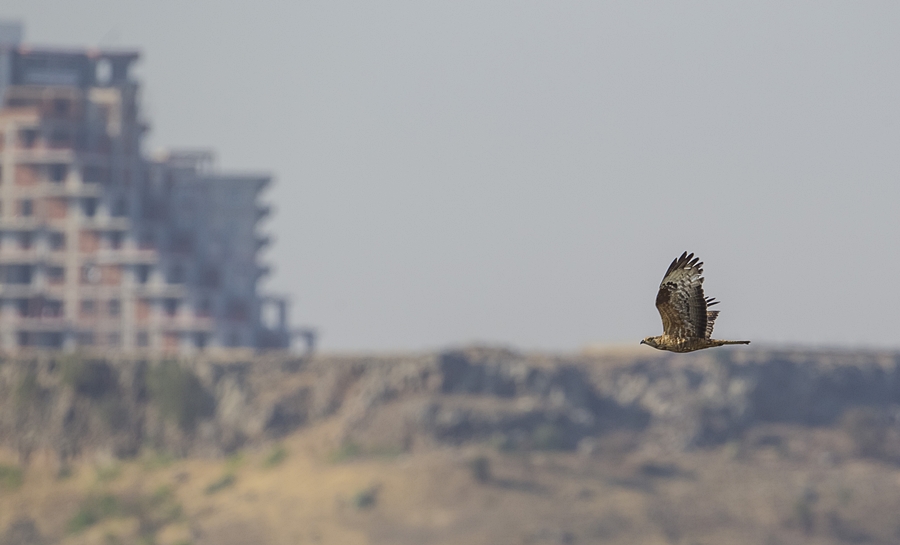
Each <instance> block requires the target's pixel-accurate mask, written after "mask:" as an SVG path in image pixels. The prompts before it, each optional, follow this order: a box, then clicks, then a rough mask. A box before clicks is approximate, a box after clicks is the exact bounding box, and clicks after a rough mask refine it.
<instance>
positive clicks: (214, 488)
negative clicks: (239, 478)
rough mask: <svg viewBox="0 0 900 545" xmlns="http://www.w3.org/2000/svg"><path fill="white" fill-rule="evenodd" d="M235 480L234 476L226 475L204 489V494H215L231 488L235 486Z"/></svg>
mask: <svg viewBox="0 0 900 545" xmlns="http://www.w3.org/2000/svg"><path fill="white" fill-rule="evenodd" d="M235 480H236V479H235V477H234V474H232V473H226V474H225V475H222V476H221V477H219V478H218V479H216V480H215V481H213V482H211V483H209V485H208V486H207V487H206V488H205V489H204V492H206V493H207V494H215V493H216V492H219V491H220V490H224V489H226V488H228V487H230V486H234V483H235Z"/></svg>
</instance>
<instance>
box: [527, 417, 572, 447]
mask: <svg viewBox="0 0 900 545" xmlns="http://www.w3.org/2000/svg"><path fill="white" fill-rule="evenodd" d="M531 441H532V445H533V446H534V448H536V449H538V450H564V449H565V448H566V447H567V446H568V445H567V444H566V434H565V431H564V430H563V429H562V428H561V427H560V426H556V425H553V424H550V423H545V424H541V425H539V426H537V427H536V428H534V431H533V432H532V433H531Z"/></svg>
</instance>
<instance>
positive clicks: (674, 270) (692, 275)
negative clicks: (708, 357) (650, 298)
mask: <svg viewBox="0 0 900 545" xmlns="http://www.w3.org/2000/svg"><path fill="white" fill-rule="evenodd" d="M717 304H719V302H718V301H716V300H715V299H713V298H712V297H706V296H705V295H704V294H703V263H702V262H701V261H700V258H698V257H694V254H688V253H687V252H684V253H683V254H681V256H680V257H678V258H676V259H674V260H673V261H672V263H671V264H670V265H669V268H668V269H667V270H666V274H665V275H664V276H663V279H662V282H661V283H660V285H659V291H658V292H657V294H656V308H657V310H659V315H660V317H661V318H662V323H663V334H662V335H660V336H658V337H647V338H646V339H644V340H643V341H641V342H642V343H644V344H649V345H650V346H652V347H654V348H658V349H660V350H670V351H672V352H691V351H694V350H700V349H702V348H711V347H713V346H722V345H724V344H750V341H719V340H715V339H712V331H713V325H714V324H715V321H716V318H717V317H718V316H719V311H718V310H709V307H711V306H713V305H717Z"/></svg>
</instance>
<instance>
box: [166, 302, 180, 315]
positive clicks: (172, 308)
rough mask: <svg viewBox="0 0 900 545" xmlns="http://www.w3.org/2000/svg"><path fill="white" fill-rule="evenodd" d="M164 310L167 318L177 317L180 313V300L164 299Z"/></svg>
mask: <svg viewBox="0 0 900 545" xmlns="http://www.w3.org/2000/svg"><path fill="white" fill-rule="evenodd" d="M163 310H165V312H166V316H169V317H171V316H175V315H176V314H177V313H178V299H164V300H163Z"/></svg>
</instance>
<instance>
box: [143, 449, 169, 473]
mask: <svg viewBox="0 0 900 545" xmlns="http://www.w3.org/2000/svg"><path fill="white" fill-rule="evenodd" d="M173 461H174V457H173V456H172V455H171V454H169V453H168V452H165V451H161V450H151V451H147V452H145V453H144V455H143V457H142V459H141V462H142V463H143V466H144V469H147V470H149V471H153V470H155V469H163V468H166V467H169V466H170V465H172V462H173Z"/></svg>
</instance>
